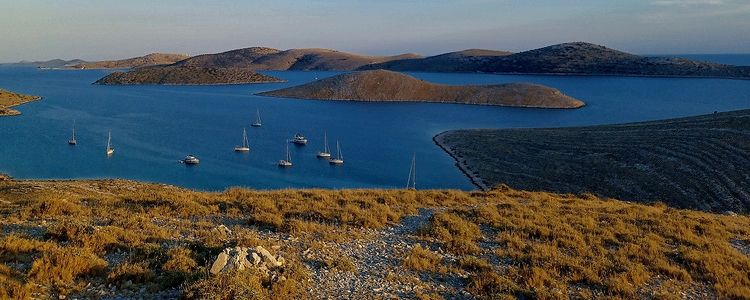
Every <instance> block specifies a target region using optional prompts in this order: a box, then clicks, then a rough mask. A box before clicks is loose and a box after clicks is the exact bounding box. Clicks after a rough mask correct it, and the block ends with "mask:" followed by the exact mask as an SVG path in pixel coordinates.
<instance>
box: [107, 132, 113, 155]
mask: <svg viewBox="0 0 750 300" xmlns="http://www.w3.org/2000/svg"><path fill="white" fill-rule="evenodd" d="M111 141H112V130H110V131H109V133H108V134H107V151H109V145H110V142H111Z"/></svg>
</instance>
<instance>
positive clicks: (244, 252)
mask: <svg viewBox="0 0 750 300" xmlns="http://www.w3.org/2000/svg"><path fill="white" fill-rule="evenodd" d="M284 263H286V260H285V259H284V258H283V257H281V256H280V255H276V256H274V255H273V254H271V252H269V251H268V250H266V249H265V248H263V247H262V246H257V247H255V248H248V247H240V246H237V247H234V248H226V249H224V251H222V252H221V253H219V255H217V256H216V259H215V260H214V262H213V264H212V265H211V270H210V272H211V274H213V275H218V274H220V273H227V272H232V271H245V270H251V269H254V270H256V271H259V272H260V273H262V274H265V275H266V276H270V277H271V278H276V277H278V276H277V274H276V273H275V270H276V269H278V268H281V267H283V266H284ZM279 279H280V277H279Z"/></svg>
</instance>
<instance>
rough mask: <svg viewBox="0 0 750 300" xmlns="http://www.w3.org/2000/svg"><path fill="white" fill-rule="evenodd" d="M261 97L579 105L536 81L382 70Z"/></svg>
mask: <svg viewBox="0 0 750 300" xmlns="http://www.w3.org/2000/svg"><path fill="white" fill-rule="evenodd" d="M260 95H263V96H273V97H284V98H301V99H320V100H354V101H415V102H443V103H461V104H483V105H503V106H520V107H543V108H578V107H581V106H583V105H584V103H583V102H582V101H579V100H576V99H573V98H571V97H569V96H566V95H564V94H562V93H561V92H560V91H558V90H556V89H553V88H549V87H545V86H541V85H536V84H526V83H512V84H498V85H484V86H479V85H475V86H449V85H441V84H434V83H430V82H426V81H423V80H419V79H417V78H414V77H411V76H408V75H405V74H401V73H397V72H391V71H384V70H375V71H358V72H352V73H348V74H342V75H338V76H334V77H330V78H324V79H321V80H318V81H314V82H311V83H307V84H303V85H300V86H296V87H290V88H285V89H280V90H276V91H270V92H264V93H260Z"/></svg>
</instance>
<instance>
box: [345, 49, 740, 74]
mask: <svg viewBox="0 0 750 300" xmlns="http://www.w3.org/2000/svg"><path fill="white" fill-rule="evenodd" d="M359 69H360V70H372V69H387V70H394V71H417V72H483V73H503V74H558V75H622V76H664V77H711V78H732V79H750V66H732V65H725V64H718V63H711V62H701V61H694V60H689V59H684V58H672V57H663V56H660V57H646V56H639V55H635V54H630V53H626V52H622V51H619V50H614V49H610V48H607V47H604V46H600V45H595V44H591V43H585V42H574V43H564V44H558V45H552V46H547V47H544V48H539V49H534V50H529V51H524V52H519V53H514V54H509V53H506V52H500V53H497V54H496V55H477V54H475V53H472V52H471V51H468V52H467V51H461V52H453V53H447V54H442V55H437V56H431V57H426V58H415V59H405V60H398V61H389V62H383V63H375V64H369V65H365V66H362V67H360V68H359Z"/></svg>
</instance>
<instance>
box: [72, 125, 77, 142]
mask: <svg viewBox="0 0 750 300" xmlns="http://www.w3.org/2000/svg"><path fill="white" fill-rule="evenodd" d="M71 140H74V141H75V140H76V120H73V136H72V138H71Z"/></svg>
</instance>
